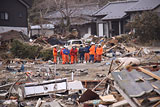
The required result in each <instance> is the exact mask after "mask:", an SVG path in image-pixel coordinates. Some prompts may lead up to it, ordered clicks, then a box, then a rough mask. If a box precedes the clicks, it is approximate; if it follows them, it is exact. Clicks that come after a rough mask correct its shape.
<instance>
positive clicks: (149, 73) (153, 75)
mask: <svg viewBox="0 0 160 107" xmlns="http://www.w3.org/2000/svg"><path fill="white" fill-rule="evenodd" d="M138 69H139V70H140V71H141V72H143V73H145V74H147V75H149V76H151V77H153V78H155V79H157V80H160V77H159V76H158V75H156V74H154V73H152V72H150V71H148V70H146V69H144V68H142V67H138Z"/></svg>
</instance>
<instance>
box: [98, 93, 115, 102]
mask: <svg viewBox="0 0 160 107" xmlns="http://www.w3.org/2000/svg"><path fill="white" fill-rule="evenodd" d="M100 99H101V100H102V102H104V103H115V102H116V101H117V100H116V99H115V98H114V96H113V95H106V96H100Z"/></svg>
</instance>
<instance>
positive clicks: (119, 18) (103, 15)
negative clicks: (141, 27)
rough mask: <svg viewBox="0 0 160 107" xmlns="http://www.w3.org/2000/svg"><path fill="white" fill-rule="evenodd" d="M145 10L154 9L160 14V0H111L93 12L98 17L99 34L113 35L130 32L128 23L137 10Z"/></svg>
mask: <svg viewBox="0 0 160 107" xmlns="http://www.w3.org/2000/svg"><path fill="white" fill-rule="evenodd" d="M144 11H153V12H156V13H157V14H158V15H160V0H153V1H152V0H128V1H116V2H109V3H108V4H106V5H105V6H104V7H102V8H101V9H99V10H98V11H96V12H95V13H94V14H93V16H95V17H96V18H97V21H96V22H97V35H99V36H106V37H112V36H116V35H120V34H125V33H128V32H129V31H130V30H129V29H126V28H125V25H126V23H127V22H128V21H130V20H132V19H133V18H134V16H135V14H136V13H137V12H138V13H141V12H144Z"/></svg>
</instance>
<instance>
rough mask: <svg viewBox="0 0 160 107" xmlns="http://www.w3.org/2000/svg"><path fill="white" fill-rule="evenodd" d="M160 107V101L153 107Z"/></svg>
mask: <svg viewBox="0 0 160 107" xmlns="http://www.w3.org/2000/svg"><path fill="white" fill-rule="evenodd" d="M159 105H160V101H158V102H157V103H156V104H155V105H153V106H152V107H159Z"/></svg>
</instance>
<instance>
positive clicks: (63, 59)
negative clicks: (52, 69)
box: [60, 48, 65, 64]
mask: <svg viewBox="0 0 160 107" xmlns="http://www.w3.org/2000/svg"><path fill="white" fill-rule="evenodd" d="M64 49H65V48H62V49H61V51H60V55H61V56H62V64H65V55H64V53H63V50H64Z"/></svg>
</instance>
